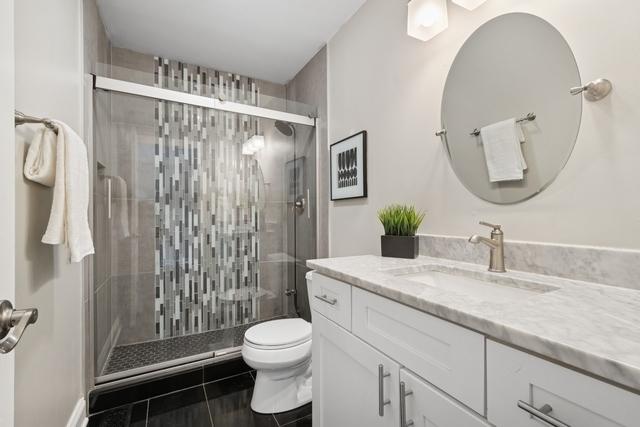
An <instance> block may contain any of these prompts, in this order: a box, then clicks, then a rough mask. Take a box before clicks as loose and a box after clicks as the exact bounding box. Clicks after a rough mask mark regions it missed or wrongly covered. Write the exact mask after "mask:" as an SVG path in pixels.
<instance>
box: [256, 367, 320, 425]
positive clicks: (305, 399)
mask: <svg viewBox="0 0 640 427" xmlns="http://www.w3.org/2000/svg"><path fill="white" fill-rule="evenodd" d="M309 402H311V360H308V361H306V362H305V363H303V364H301V365H298V366H296V367H293V368H287V369H277V370H258V371H257V373H256V383H255V386H254V388H253V396H252V397H251V409H253V410H254V411H255V412H258V413H261V414H272V413H279V412H286V411H291V410H292V409H296V408H299V407H300V406H303V405H306V404H307V403H309Z"/></svg>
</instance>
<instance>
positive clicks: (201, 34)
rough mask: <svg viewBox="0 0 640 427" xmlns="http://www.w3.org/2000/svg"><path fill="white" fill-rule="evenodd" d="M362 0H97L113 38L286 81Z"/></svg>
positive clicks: (186, 59) (120, 43)
mask: <svg viewBox="0 0 640 427" xmlns="http://www.w3.org/2000/svg"><path fill="white" fill-rule="evenodd" d="M364 2H365V0H135V1H131V0H98V7H99V8H100V15H101V17H102V20H103V21H104V25H105V28H106V31H107V34H108V35H109V38H110V39H111V41H112V43H113V44H114V46H117V47H124V48H128V49H132V50H135V51H138V52H142V53H149V54H154V55H160V56H164V57H167V58H171V59H177V60H181V61H183V62H187V63H191V64H198V65H203V66H208V67H212V68H216V69H218V70H224V71H232V72H235V73H238V74H242V75H246V76H250V77H254V78H258V79H264V80H269V81H272V82H276V83H286V82H288V81H289V80H290V79H291V78H293V77H294V76H295V75H296V73H297V72H298V71H299V70H300V69H301V68H302V67H303V66H304V65H305V64H306V63H307V61H308V60H309V59H311V58H312V57H313V55H315V54H316V53H317V52H318V51H319V50H320V48H322V46H323V45H324V44H325V43H326V42H327V41H328V40H329V39H330V38H331V37H332V36H333V35H334V34H335V33H336V32H337V31H338V29H339V28H340V27H341V26H342V25H343V24H344V23H345V22H346V21H347V20H348V19H349V18H350V17H351V16H352V15H353V14H354V13H355V12H356V11H357V10H358V8H359V7H360V6H361V5H362V4H363V3H364Z"/></svg>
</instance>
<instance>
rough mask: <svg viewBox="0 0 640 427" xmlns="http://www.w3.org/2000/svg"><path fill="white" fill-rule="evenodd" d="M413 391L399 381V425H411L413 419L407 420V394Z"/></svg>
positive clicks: (409, 426) (401, 426)
mask: <svg viewBox="0 0 640 427" xmlns="http://www.w3.org/2000/svg"><path fill="white" fill-rule="evenodd" d="M412 394H413V392H412V391H411V390H409V391H407V386H406V384H405V382H404V381H400V427H411V426H412V425H413V424H414V422H413V420H409V421H407V396H411V395H412Z"/></svg>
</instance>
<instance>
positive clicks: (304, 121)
mask: <svg viewBox="0 0 640 427" xmlns="http://www.w3.org/2000/svg"><path fill="white" fill-rule="evenodd" d="M88 76H89V77H90V78H91V79H92V80H93V90H92V91H87V92H89V93H90V94H91V100H92V99H93V94H94V93H95V92H96V90H97V89H100V90H104V91H108V92H116V93H124V94H129V95H135V96H141V97H145V98H151V99H156V100H163V101H169V102H176V103H180V104H186V105H192V106H196V107H201V108H209V109H214V110H219V111H225V112H231V113H236V114H241V115H248V116H253V117H259V118H265V119H271V120H281V121H285V122H289V123H294V124H300V125H305V126H312V127H314V128H315V136H316V150H317V136H318V133H317V131H318V130H317V126H316V125H317V117H315V115H311V114H310V115H307V116H305V115H302V114H295V113H288V112H285V111H279V110H274V109H270V108H264V107H257V106H254V105H248V104H242V103H237V102H231V101H225V100H224V99H221V98H211V97H207V96H202V95H195V94H191V93H186V92H178V91H175V90H171V89H164V88H159V87H155V86H148V85H144V84H139V83H133V82H128V81H125V80H118V79H112V78H109V77H102V76H97V75H95V74H89V75H88ZM87 89H88V88H87ZM89 93H87V95H89ZM91 100H89V99H88V101H89V102H88V104H89V105H88V107H89V108H92V102H91ZM92 116H93V114H92V113H91V114H89V117H92ZM91 127H92V126H91ZM316 173H317V171H316ZM317 185H318V182H317V181H316V183H315V186H316V194H317ZM316 197H317V195H316ZM316 219H317V218H316ZM85 280H87V281H91V280H93V279H92V274H87V277H86V279H85ZM89 283H90V282H89ZM87 289H90V288H89V287H87ZM94 314H95V313H94V312H93V304H92V303H90V304H88V313H87V314H86V317H85V318H86V319H87V320H88V321H89V323H90V325H89V327H88V328H87V329H86V331H87V333H88V335H89V336H88V337H86V338H87V343H89V345H88V346H87V347H88V348H87V350H88V354H86V357H87V360H86V362H85V363H86V365H87V368H89V369H88V370H87V371H88V373H91V374H90V375H88V376H87V377H85V378H86V380H87V381H88V390H98V389H101V390H108V389H111V388H117V387H121V386H124V385H127V384H130V383H135V382H139V381H141V380H146V379H151V378H155V377H158V376H161V375H166V374H170V373H175V372H180V371H183V370H188V369H192V368H194V367H196V366H201V365H203V364H205V363H207V362H209V363H216V362H218V361H224V360H228V359H229V358H233V357H235V356H237V354H239V352H240V349H241V348H240V347H237V348H236V347H231V348H227V349H221V350H217V351H215V352H211V353H209V352H207V353H202V354H199V355H193V356H187V357H185V358H180V359H175V360H171V361H166V362H161V363H158V364H154V365H148V366H145V367H141V368H135V369H132V370H127V371H122V373H114V374H110V375H106V376H97V375H96V372H95V371H94V358H95V354H94V352H95V349H94V345H93V331H94V322H95V316H94ZM214 360H215V361H214ZM99 378H100V380H99V381H98V379H99Z"/></svg>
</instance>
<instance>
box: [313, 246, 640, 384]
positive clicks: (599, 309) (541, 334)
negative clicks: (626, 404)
mask: <svg viewBox="0 0 640 427" xmlns="http://www.w3.org/2000/svg"><path fill="white" fill-rule="evenodd" d="M307 265H308V266H309V268H312V269H314V270H316V271H317V272H318V273H321V274H324V275H326V276H329V277H332V278H334V279H337V280H341V281H344V282H347V283H349V284H352V285H354V286H357V287H359V288H362V289H365V290H368V291H370V292H373V293H375V294H378V295H382V296H384V297H387V298H390V299H393V300H395V301H398V302H400V303H403V304H405V305H407V306H410V307H414V308H416V309H418V310H421V311H424V312H426V313H430V314H433V315H435V316H438V317H441V318H443V319H446V320H449V321H451V322H454V323H457V324H460V325H463V326H465V327H468V328H470V329H473V330H475V331H478V332H480V333H482V334H484V335H486V336H488V337H490V338H495V339H497V340H500V341H503V342H506V343H509V344H512V345H514V346H518V347H521V348H523V349H526V350H529V351H532V352H534V353H538V354H540V355H543V356H545V357H547V358H549V359H552V360H555V361H559V362H562V363H564V364H566V365H569V366H571V367H575V368H577V369H579V370H582V371H585V372H588V373H590V374H593V375H595V376H598V377H602V378H604V379H607V380H609V381H612V382H614V383H618V384H620V385H623V386H626V387H629V388H631V389H633V390H635V391H637V392H640V291H638V290H633V289H626V288H620V287H614V286H605V285H598V284H595V283H589V282H581V281H577V280H568V279H562V278H557V277H553V276H544V275H539V274H532V273H524V272H518V271H509V272H507V273H489V272H487V271H486V266H482V265H477V264H469V263H463V262H457V261H451V260H446V259H441V258H430V257H424V256H421V257H418V258H416V259H399V258H383V257H379V256H373V255H364V256H355V257H343V258H327V259H317V260H310V261H307ZM425 269H435V270H437V271H444V272H447V271H449V272H454V273H455V272H456V271H458V272H461V271H464V272H465V274H467V275H470V276H471V277H474V278H476V279H481V280H482V279H484V280H489V281H491V280H494V281H498V283H503V284H507V286H509V285H511V284H513V283H518V284H527V283H534V284H536V286H542V287H545V286H546V287H547V289H546V291H544V292H538V293H531V295H527V297H526V298H519V299H514V300H511V301H505V300H504V299H497V300H495V301H492V300H488V299H487V298H484V299H482V298H478V297H477V296H473V295H469V294H466V293H464V292H460V291H456V290H450V289H443V288H442V287H439V288H438V287H433V286H429V285H426V284H423V283H418V282H415V281H411V280H408V279H407V276H404V277H403V275H406V274H411V273H418V272H421V271H424V270H425Z"/></svg>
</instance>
